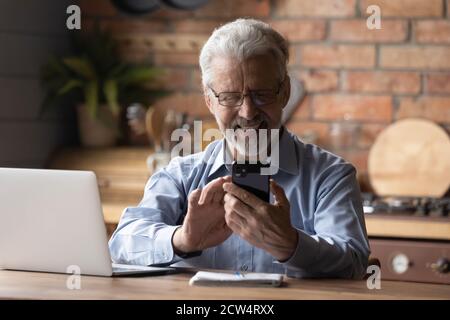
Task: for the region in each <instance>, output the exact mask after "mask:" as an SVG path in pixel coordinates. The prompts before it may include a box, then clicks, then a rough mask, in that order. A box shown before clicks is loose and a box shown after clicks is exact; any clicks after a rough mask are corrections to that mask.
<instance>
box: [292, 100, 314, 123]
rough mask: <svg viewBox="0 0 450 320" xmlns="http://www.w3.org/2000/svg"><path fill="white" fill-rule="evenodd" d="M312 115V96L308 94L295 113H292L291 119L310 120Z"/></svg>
mask: <svg viewBox="0 0 450 320" xmlns="http://www.w3.org/2000/svg"><path fill="white" fill-rule="evenodd" d="M311 115H312V113H311V96H306V97H305V98H304V99H303V101H302V102H301V104H300V105H299V106H298V107H297V109H296V110H295V111H294V113H293V114H292V115H291V119H295V120H309V119H311Z"/></svg>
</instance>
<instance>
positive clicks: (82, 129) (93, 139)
mask: <svg viewBox="0 0 450 320" xmlns="http://www.w3.org/2000/svg"><path fill="white" fill-rule="evenodd" d="M77 115H78V133H79V135H80V142H81V145H82V146H83V147H111V146H114V145H115V144H116V141H117V137H118V134H117V133H118V128H119V117H118V116H114V115H113V114H112V112H111V111H110V109H109V108H108V107H107V106H105V105H101V106H100V107H99V108H98V116H97V118H96V119H93V118H92V117H91V116H90V115H89V113H88V112H87V109H86V107H85V105H79V106H78V107H77Z"/></svg>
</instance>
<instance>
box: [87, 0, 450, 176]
mask: <svg viewBox="0 0 450 320" xmlns="http://www.w3.org/2000/svg"><path fill="white" fill-rule="evenodd" d="M370 4H377V5H379V6H380V8H381V14H382V29H381V30H368V29H367V28H366V20H365V19H366V16H367V14H366V8H367V6H368V5H370ZM81 5H82V12H83V25H84V28H85V29H88V28H89V27H90V26H92V24H93V22H94V21H97V22H99V23H100V24H101V26H102V27H103V28H107V29H110V30H112V31H113V32H114V33H115V34H116V35H118V37H119V38H121V39H122V40H121V41H122V47H123V52H124V56H125V57H126V58H127V59H130V60H138V61H142V60H145V61H151V62H153V63H155V64H156V65H158V66H161V67H163V68H164V69H165V70H166V73H165V75H164V77H163V78H162V79H161V81H160V82H159V83H158V84H155V85H154V86H155V87H160V88H166V89H170V90H173V91H174V92H175V93H176V94H175V95H174V96H172V97H170V98H167V99H169V103H168V104H169V105H171V106H174V107H177V108H180V109H183V110H187V111H189V112H191V113H193V114H195V115H198V116H199V117H207V116H208V112H207V110H206V107H205V106H204V104H203V101H202V97H201V91H200V74H199V71H198V66H197V60H198V53H199V48H200V47H201V45H202V43H203V42H204V41H205V40H206V38H207V37H208V35H209V34H210V33H211V31H212V30H213V29H214V28H215V27H216V26H218V25H220V24H221V23H223V22H225V21H229V20H233V19H235V18H237V17H242V16H251V17H255V18H260V19H262V20H264V21H266V22H269V23H271V24H272V25H273V27H275V28H276V29H277V30H279V31H280V32H281V33H282V34H284V35H285V36H286V37H287V39H288V40H289V41H290V45H291V48H290V50H291V55H292V59H291V61H290V64H289V66H290V70H291V72H292V74H293V75H295V76H296V77H298V78H299V79H302V80H303V81H304V83H305V86H306V88H307V90H308V97H307V99H305V100H304V101H303V103H302V106H301V107H300V108H299V109H298V110H297V112H296V113H295V114H294V116H293V118H292V119H291V120H290V122H289V125H288V127H289V128H290V129H291V130H293V131H295V132H296V133H298V134H300V135H301V134H305V132H306V131H311V130H314V131H316V132H317V133H318V135H319V139H318V144H320V145H323V146H325V147H330V146H331V144H330V143H331V139H330V134H331V133H332V130H333V128H335V126H336V125H335V124H336V123H345V124H348V126H350V127H351V128H352V129H353V131H351V132H352V133H353V134H352V137H351V140H350V143H349V144H348V145H347V146H346V149H344V150H340V151H338V152H339V153H340V154H342V155H344V156H345V157H346V158H348V160H350V161H352V162H353V163H354V164H355V165H356V166H357V167H358V169H359V172H360V173H361V174H364V172H365V171H366V169H367V154H368V151H369V148H370V146H371V145H372V143H373V141H374V139H375V138H376V136H377V134H378V133H379V132H380V131H381V130H382V129H383V128H385V127H386V126H387V125H388V124H389V123H391V122H393V121H395V120H397V119H401V118H406V117H411V116H413V117H424V118H428V119H431V120H433V121H436V122H439V123H440V124H442V125H443V126H444V127H446V128H447V129H448V128H449V125H450V13H449V10H450V0H426V1H425V0H301V1H300V0H273V1H269V0H236V1H225V0H211V1H210V2H209V3H208V4H207V5H206V6H204V7H202V8H200V9H198V10H196V11H193V12H182V11H174V10H170V9H168V8H163V9H160V10H158V11H157V12H154V13H151V14H148V15H145V16H142V17H129V16H126V15H124V14H120V13H118V12H117V11H116V10H115V9H114V8H113V7H112V6H111V4H110V3H109V1H108V0H96V1H91V0H84V1H81ZM344 126H345V125H344Z"/></svg>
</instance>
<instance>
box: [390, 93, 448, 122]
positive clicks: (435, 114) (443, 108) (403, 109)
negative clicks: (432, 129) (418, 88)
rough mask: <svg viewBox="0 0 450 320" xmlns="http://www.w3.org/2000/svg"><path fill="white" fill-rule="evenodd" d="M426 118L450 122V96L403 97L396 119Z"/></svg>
mask: <svg viewBox="0 0 450 320" xmlns="http://www.w3.org/2000/svg"><path fill="white" fill-rule="evenodd" d="M411 117H414V118H426V119H429V120H432V121H435V122H439V123H446V124H449V123H450V97H429V96H422V97H419V98H402V99H401V101H400V106H399V109H398V111H397V114H396V119H403V118H411Z"/></svg>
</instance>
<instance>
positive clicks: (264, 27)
mask: <svg viewBox="0 0 450 320" xmlns="http://www.w3.org/2000/svg"><path fill="white" fill-rule="evenodd" d="M267 53H270V54H272V55H273V56H274V58H275V59H276V61H277V64H278V66H279V75H278V76H279V77H280V81H281V80H283V78H284V76H285V75H286V74H287V67H286V65H287V61H288V59H289V51H288V44H287V41H286V40H285V39H284V38H283V37H282V36H281V35H280V34H279V33H278V32H277V31H275V30H274V29H272V28H271V27H270V26H269V25H268V24H267V23H265V22H262V21H259V20H255V19H237V20H235V21H233V22H229V23H227V24H225V25H223V26H221V27H220V28H217V29H215V30H214V32H213V33H212V35H211V36H210V37H209V39H208V41H206V43H205V45H204V46H203V48H202V51H201V52H200V58H199V64H200V69H201V72H202V83H203V86H207V85H210V84H211V81H212V70H211V62H212V60H213V59H214V57H218V56H219V57H231V58H236V59H237V60H238V61H240V62H242V61H244V60H245V59H247V58H250V57H253V56H255V55H260V54H267Z"/></svg>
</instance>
